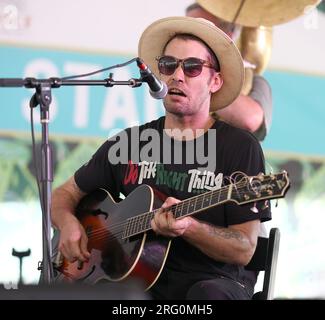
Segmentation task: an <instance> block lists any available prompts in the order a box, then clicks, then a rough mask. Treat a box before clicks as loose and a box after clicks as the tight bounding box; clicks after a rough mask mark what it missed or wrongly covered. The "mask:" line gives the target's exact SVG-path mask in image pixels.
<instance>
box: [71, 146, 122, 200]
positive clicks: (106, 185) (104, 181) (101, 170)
mask: <svg viewBox="0 0 325 320" xmlns="http://www.w3.org/2000/svg"><path fill="white" fill-rule="evenodd" d="M111 143H112V142H111V141H110V140H108V141H106V142H104V143H103V144H102V145H101V147H100V148H99V149H98V150H97V151H96V152H95V153H94V154H93V156H92V157H91V159H90V160H89V161H88V162H86V163H85V164H84V165H83V166H81V167H80V168H79V169H78V170H77V171H76V172H75V174H74V178H75V181H76V183H77V185H78V187H79V188H80V189H81V190H82V191H84V192H86V193H90V192H92V191H95V190H96V189H99V188H103V189H105V190H107V191H109V192H110V193H111V195H112V196H113V197H114V198H117V197H118V194H119V191H118V190H117V188H116V183H115V179H114V176H113V170H112V165H111V164H110V163H109V161H108V150H109V148H110V146H111Z"/></svg>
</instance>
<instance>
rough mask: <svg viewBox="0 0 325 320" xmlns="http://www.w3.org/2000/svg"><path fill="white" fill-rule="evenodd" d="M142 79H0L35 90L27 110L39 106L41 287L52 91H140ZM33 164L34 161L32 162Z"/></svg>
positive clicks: (46, 247)
mask: <svg viewBox="0 0 325 320" xmlns="http://www.w3.org/2000/svg"><path fill="white" fill-rule="evenodd" d="M142 82H143V80H142V79H133V78H132V79H130V80H128V81H115V80H113V79H112V74H110V75H109V78H107V79H104V80H64V79H60V78H55V77H52V78H49V79H35V78H25V79H21V78H0V87H25V88H29V89H30V88H35V89H36V92H35V94H34V95H33V96H32V98H31V102H30V106H31V107H36V106H37V105H38V104H39V105H40V121H41V127H42V143H41V190H40V202H41V209H42V241H43V243H42V245H43V259H42V261H43V262H42V267H41V269H42V272H43V276H42V277H41V281H42V282H43V283H45V284H51V283H53V264H52V261H51V257H52V243H51V214H50V212H51V192H52V181H53V161H52V152H51V146H50V144H49V126H48V124H49V122H50V117H49V114H50V104H51V101H52V94H51V89H52V88H59V87H61V86H104V87H113V86H115V85H128V86H130V87H132V88H136V87H140V86H141V85H142ZM34 161H36V159H34Z"/></svg>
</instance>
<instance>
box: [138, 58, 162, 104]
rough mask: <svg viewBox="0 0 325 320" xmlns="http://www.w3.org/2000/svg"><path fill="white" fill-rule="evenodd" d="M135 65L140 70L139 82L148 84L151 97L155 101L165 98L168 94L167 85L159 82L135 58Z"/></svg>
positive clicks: (145, 66)
mask: <svg viewBox="0 0 325 320" xmlns="http://www.w3.org/2000/svg"><path fill="white" fill-rule="evenodd" d="M137 65H138V67H139V69H140V74H141V80H142V81H144V82H146V83H147V84H148V86H149V88H150V94H151V96H152V97H153V98H155V99H163V98H165V97H166V95H167V92H168V87H167V84H166V83H165V82H164V81H160V80H159V79H158V78H157V77H156V76H155V75H154V74H153V73H152V71H151V70H150V69H149V67H148V66H147V65H146V64H145V63H144V62H143V60H141V59H140V58H137Z"/></svg>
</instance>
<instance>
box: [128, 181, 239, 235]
mask: <svg viewBox="0 0 325 320" xmlns="http://www.w3.org/2000/svg"><path fill="white" fill-rule="evenodd" d="M232 188H233V185H232V184H230V185H229V186H226V187H222V188H220V189H217V190H212V191H208V192H205V193H203V194H201V195H198V196H194V197H191V198H188V199H186V200H183V201H181V202H179V203H177V204H173V205H171V206H169V207H167V208H164V209H163V210H164V211H171V212H172V213H173V215H174V217H175V218H176V219H179V218H181V217H185V216H189V215H192V214H195V213H197V212H199V211H203V210H206V209H209V208H211V207H214V206H217V205H219V204H221V203H224V202H226V201H229V200H231V193H232ZM158 210H159V209H156V210H153V211H150V212H146V213H143V214H140V215H137V216H134V217H132V218H129V219H128V220H127V224H126V228H125V230H124V232H123V238H128V237H132V236H135V235H137V234H141V233H143V232H146V231H149V230H151V229H152V228H151V224H150V222H151V220H152V219H153V217H154V214H155V213H156V212H157V211H158Z"/></svg>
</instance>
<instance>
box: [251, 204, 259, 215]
mask: <svg viewBox="0 0 325 320" xmlns="http://www.w3.org/2000/svg"><path fill="white" fill-rule="evenodd" d="M250 210H251V211H252V212H254V213H258V209H257V208H256V202H254V207H251V209H250Z"/></svg>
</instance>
